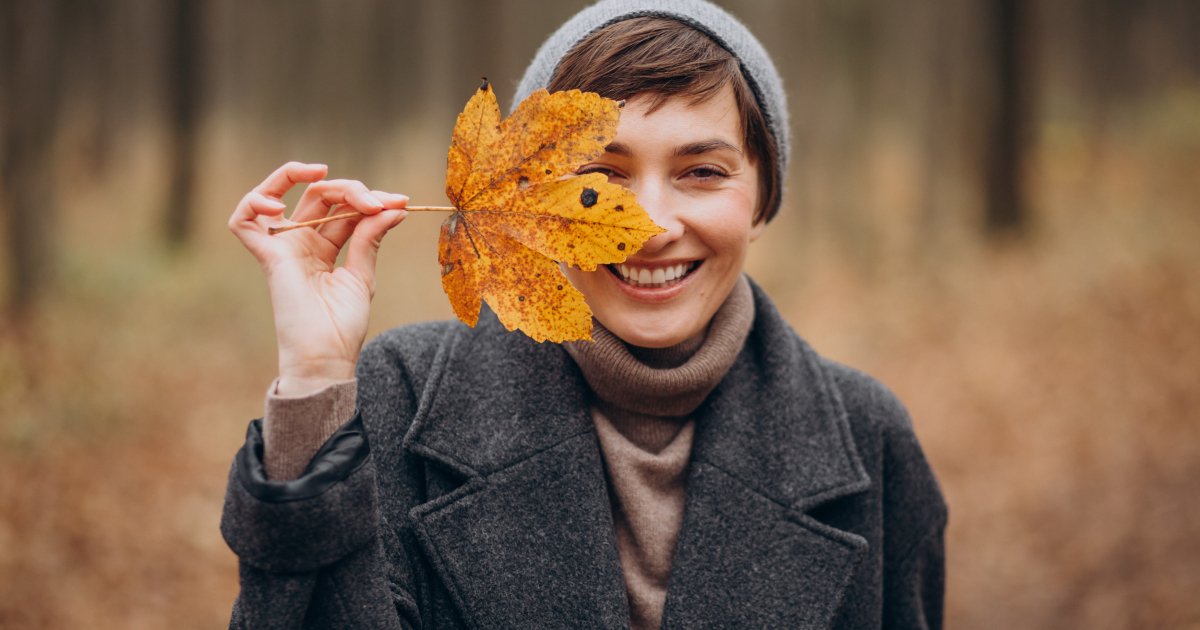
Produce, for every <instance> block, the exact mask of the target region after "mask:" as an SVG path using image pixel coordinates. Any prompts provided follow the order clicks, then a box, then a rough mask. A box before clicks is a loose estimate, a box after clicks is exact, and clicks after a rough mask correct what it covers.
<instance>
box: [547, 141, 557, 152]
mask: <svg viewBox="0 0 1200 630" xmlns="http://www.w3.org/2000/svg"><path fill="white" fill-rule="evenodd" d="M546 148H547V149H550V150H551V151H553V150H555V149H557V148H558V143H557V142H551V143H550V144H547V145H546Z"/></svg>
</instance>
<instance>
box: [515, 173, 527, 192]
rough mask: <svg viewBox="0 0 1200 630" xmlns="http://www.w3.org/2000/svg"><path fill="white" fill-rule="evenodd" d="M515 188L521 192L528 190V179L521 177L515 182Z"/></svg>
mask: <svg viewBox="0 0 1200 630" xmlns="http://www.w3.org/2000/svg"><path fill="white" fill-rule="evenodd" d="M517 188H520V189H521V190H525V189H526V188H529V178H528V177H525V176H524V175H522V176H521V178H520V179H518V180H517Z"/></svg>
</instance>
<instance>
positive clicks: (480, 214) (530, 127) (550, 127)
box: [438, 79, 662, 342]
mask: <svg viewBox="0 0 1200 630" xmlns="http://www.w3.org/2000/svg"><path fill="white" fill-rule="evenodd" d="M620 108H621V104H620V103H617V102H616V101H613V100H611V99H606V98H603V97H601V96H600V95H598V94H594V93H589V92H580V91H578V90H570V91H566V92H556V93H554V94H550V93H548V92H546V90H538V91H537V92H534V93H533V94H531V95H530V96H529V97H528V98H526V99H525V100H524V101H522V102H521V104H520V105H519V106H518V107H517V109H516V111H515V112H513V114H512V116H510V117H509V118H507V119H506V120H504V121H503V122H501V120H500V107H499V105H498V104H497V102H496V96H495V94H494V93H493V92H492V89H491V86H490V85H489V84H488V82H487V80H486V79H485V80H484V82H483V85H481V86H480V88H479V89H478V90H477V91H476V92H475V94H474V95H473V96H472V97H471V100H470V101H469V102H468V103H467V106H466V108H465V109H464V110H463V112H462V113H461V114H459V116H458V122H457V123H456V124H455V128H454V136H453V139H452V141H451V144H450V151H449V156H448V157H447V168H446V196H447V197H449V198H450V202H451V203H452V204H453V205H454V207H455V211H454V212H453V213H451V215H450V216H449V217H447V219H446V220H445V222H443V223H442V230H441V238H440V241H439V245H438V262H439V263H441V266H442V288H443V289H444V290H445V291H446V295H447V296H448V297H449V298H450V303H451V305H452V306H453V308H454V313H455V314H456V315H457V316H458V318H459V319H461V320H462V321H463V322H465V323H467V324H468V325H471V326H474V325H475V323H476V322H477V321H478V319H479V310H480V307H481V305H482V303H483V302H485V301H486V302H487V304H488V305H489V306H490V307H491V308H492V310H493V311H495V313H496V316H497V317H498V318H499V319H500V322H501V323H503V324H504V326H505V327H506V328H507V329H509V330H514V329H520V330H521V331H523V332H524V333H525V334H526V335H529V336H530V337H531V338H533V339H534V340H536V341H547V340H548V341H554V342H560V341H567V340H576V339H590V338H591V329H592V312H591V309H589V308H588V305H587V303H586V302H585V301H584V297H583V294H582V293H580V292H579V290H578V289H576V288H575V287H574V286H572V285H571V283H570V282H569V281H568V280H567V277H566V276H565V275H564V274H563V273H562V271H561V270H560V268H559V264H560V263H562V264H565V265H572V266H577V267H579V268H580V269H583V270H585V271H591V270H594V269H596V267H597V265H603V264H609V263H619V262H623V261H624V260H625V259H626V258H627V257H628V256H630V255H631V254H633V253H635V252H637V251H638V250H639V249H640V248H641V247H642V245H643V244H644V243H645V242H646V240H648V239H649V238H650V237H651V236H654V235H655V234H658V233H659V232H661V231H662V228H660V227H658V226H657V225H655V224H654V222H653V221H651V219H650V217H649V215H647V214H646V212H645V210H643V209H642V207H641V206H639V205H638V203H637V200H636V199H635V197H634V195H633V192H631V191H629V190H628V189H626V188H623V187H621V186H618V185H616V184H610V183H609V182H608V180H607V177H606V176H605V175H603V174H600V173H591V174H586V175H579V176H576V175H575V171H576V170H577V169H578V168H579V167H580V166H582V165H583V164H586V163H587V162H588V161H590V160H593V159H595V158H596V157H598V156H599V155H600V154H601V153H603V151H604V147H605V146H607V144H608V143H609V142H611V141H612V139H613V137H614V136H616V131H617V122H618V119H619V116H620Z"/></svg>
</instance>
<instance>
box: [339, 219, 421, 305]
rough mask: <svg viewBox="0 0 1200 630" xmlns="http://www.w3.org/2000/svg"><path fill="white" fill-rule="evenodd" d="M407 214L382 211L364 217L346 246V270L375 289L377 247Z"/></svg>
mask: <svg viewBox="0 0 1200 630" xmlns="http://www.w3.org/2000/svg"><path fill="white" fill-rule="evenodd" d="M406 216H408V213H407V212H405V211H404V210H384V211H383V212H380V213H379V214H377V215H375V216H370V217H364V218H363V219H362V221H360V222H359V224H358V229H356V230H354V234H352V235H351V236H350V242H349V243H348V244H347V245H346V264H345V267H346V270H347V271H350V272H351V273H353V274H354V275H356V276H358V277H359V278H361V279H363V281H364V282H366V283H367V286H369V287H372V290H374V287H375V259H376V258H377V257H378V255H379V245H380V243H381V242H383V235H384V234H387V232H388V230H390V229H392V228H394V227H396V226H397V225H400V222H401V221H403V220H404V217H406Z"/></svg>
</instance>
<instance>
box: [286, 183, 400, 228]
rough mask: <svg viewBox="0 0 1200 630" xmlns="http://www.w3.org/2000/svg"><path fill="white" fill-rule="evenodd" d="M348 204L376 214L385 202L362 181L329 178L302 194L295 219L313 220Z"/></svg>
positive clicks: (365, 212) (293, 218) (356, 208)
mask: <svg viewBox="0 0 1200 630" xmlns="http://www.w3.org/2000/svg"><path fill="white" fill-rule="evenodd" d="M342 204H344V205H348V206H350V208H353V209H354V210H356V211H358V212H361V213H363V214H376V213H378V212H379V211H380V210H383V202H382V201H380V200H379V199H376V198H375V196H374V195H372V194H371V191H369V190H367V187H366V186H364V185H363V183H362V182H360V181H357V180H353V179H327V180H322V181H319V182H316V183H313V184H310V185H309V187H308V188H307V189H305V190H304V194H303V195H300V201H299V202H297V203H296V211H295V212H293V213H292V217H291V218H292V220H293V221H297V222H299V221H311V220H313V219H320V218H322V217H325V216H327V215H328V214H329V211H330V210H331V209H332V208H333V207H334V206H337V205H342Z"/></svg>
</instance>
